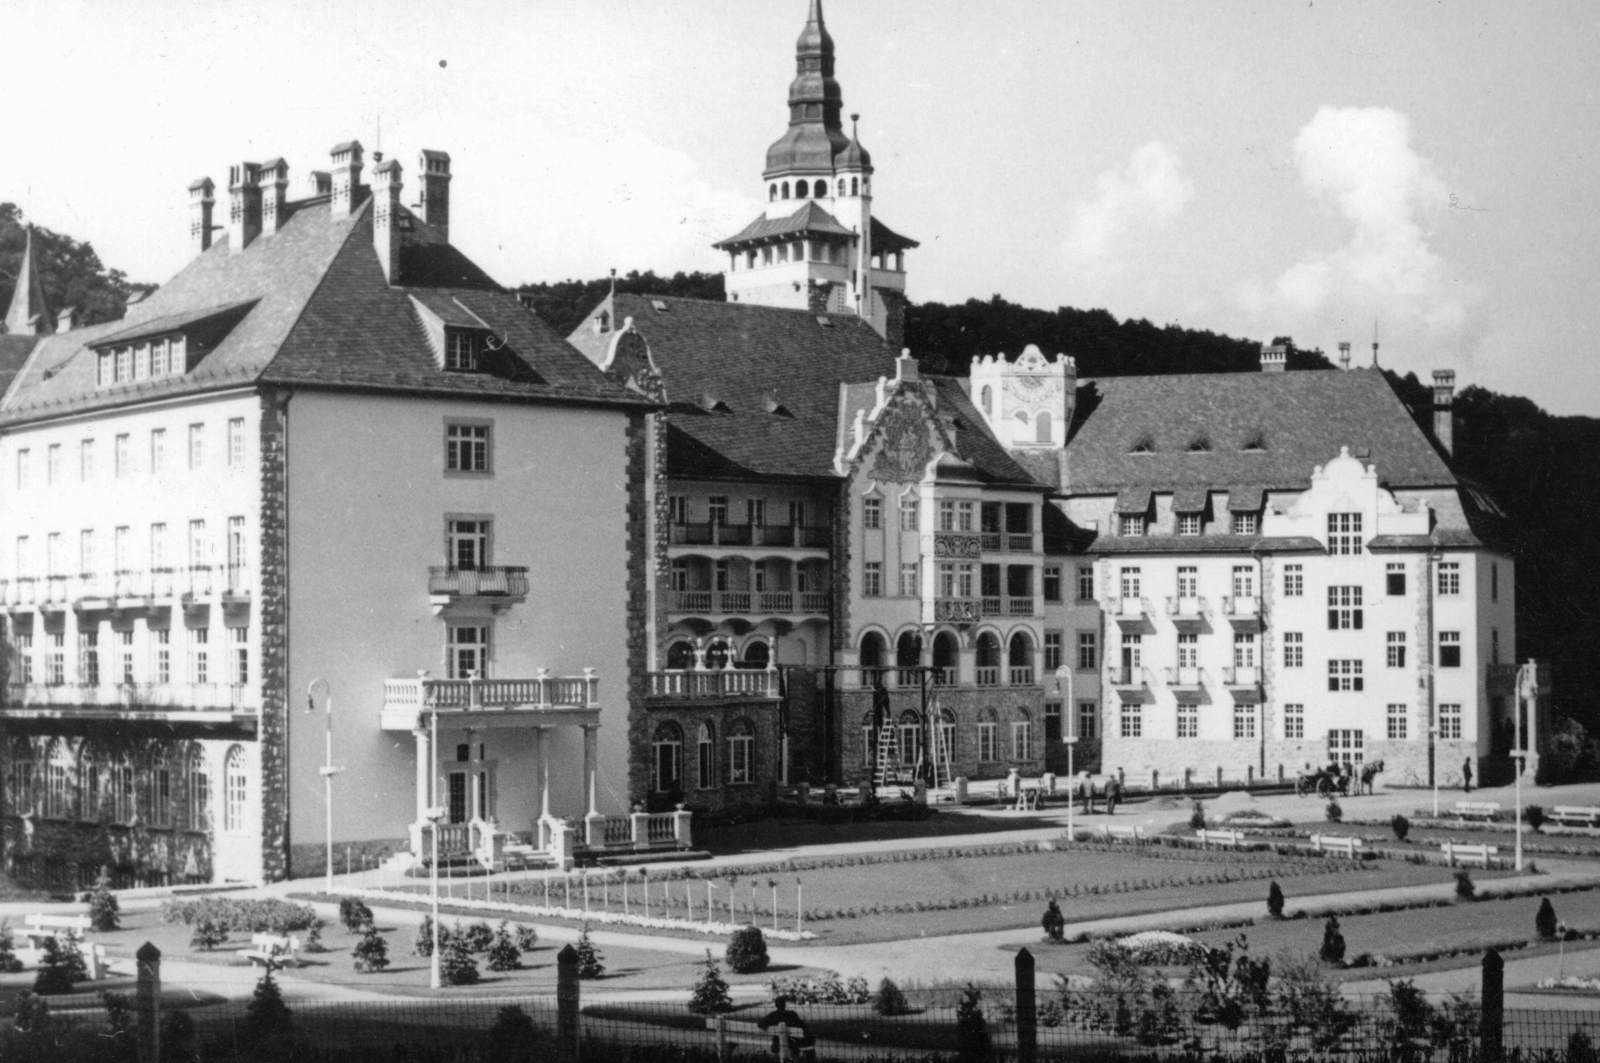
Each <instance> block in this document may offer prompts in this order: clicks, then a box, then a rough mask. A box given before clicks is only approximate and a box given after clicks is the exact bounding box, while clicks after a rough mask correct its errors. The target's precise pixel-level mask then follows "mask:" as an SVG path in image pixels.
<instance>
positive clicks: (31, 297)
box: [5, 225, 53, 336]
mask: <svg viewBox="0 0 1600 1063" xmlns="http://www.w3.org/2000/svg"><path fill="white" fill-rule="evenodd" d="M52 327H53V326H52V325H51V323H50V306H49V304H48V303H46V302H45V300H44V279H43V278H42V277H41V276H40V274H39V266H38V263H36V262H34V260H33V226H32V225H30V226H28V229H27V238H26V242H25V243H24V244H23V248H22V265H21V267H20V268H19V269H18V270H17V286H16V288H15V289H14V290H13V291H12V293H11V307H10V309H8V310H7V311H6V319H5V331H6V332H9V333H10V334H11V335H13V336H42V335H44V334H45V333H46V332H49V331H50V329H51V328H52Z"/></svg>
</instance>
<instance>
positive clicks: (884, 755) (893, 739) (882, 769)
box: [873, 723, 900, 786]
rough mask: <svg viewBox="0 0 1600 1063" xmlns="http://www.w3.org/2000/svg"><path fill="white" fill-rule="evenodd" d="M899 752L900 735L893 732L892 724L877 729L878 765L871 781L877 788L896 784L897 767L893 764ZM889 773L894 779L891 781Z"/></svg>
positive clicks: (898, 774) (898, 775)
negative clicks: (892, 783)
mask: <svg viewBox="0 0 1600 1063" xmlns="http://www.w3.org/2000/svg"><path fill="white" fill-rule="evenodd" d="M899 752H900V735H899V732H898V731H896V730H895V726H894V724H890V723H886V724H884V725H883V726H882V727H880V728H878V765H877V773H876V774H875V775H874V776H873V781H874V782H875V783H876V784H877V785H879V786H887V785H889V783H891V782H898V781H899V778H900V772H899V767H898V765H897V764H896V763H895V761H896V758H897V757H898V754H899ZM891 773H892V774H893V775H894V778H893V779H891V778H890V775H891Z"/></svg>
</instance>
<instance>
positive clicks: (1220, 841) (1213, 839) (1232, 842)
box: [1194, 830, 1244, 849]
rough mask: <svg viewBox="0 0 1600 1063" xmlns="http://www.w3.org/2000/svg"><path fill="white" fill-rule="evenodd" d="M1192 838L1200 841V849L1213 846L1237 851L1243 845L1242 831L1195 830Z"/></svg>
mask: <svg viewBox="0 0 1600 1063" xmlns="http://www.w3.org/2000/svg"><path fill="white" fill-rule="evenodd" d="M1194 836H1195V837H1196V838H1198V839H1199V840H1200V848H1202V849H1209V848H1210V847H1211V846H1213V845H1216V846H1221V847H1224V848H1228V849H1237V848H1239V846H1241V845H1243V844H1244V831H1242V830H1197V831H1195V832H1194Z"/></svg>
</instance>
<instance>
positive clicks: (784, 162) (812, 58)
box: [764, 0, 850, 177]
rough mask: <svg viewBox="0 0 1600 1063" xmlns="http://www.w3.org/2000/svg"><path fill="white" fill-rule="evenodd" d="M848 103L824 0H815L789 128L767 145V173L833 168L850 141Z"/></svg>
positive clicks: (801, 45) (792, 86)
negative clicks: (844, 116) (844, 118)
mask: <svg viewBox="0 0 1600 1063" xmlns="http://www.w3.org/2000/svg"><path fill="white" fill-rule="evenodd" d="M843 107H844V98H843V94H842V93H841V92H840V91H839V83H838V82H837V81H835V80H834V79H833V38H832V37H830V36H829V35H828V27H827V26H826V24H824V22H823V19H822V0H811V11H810V14H809V16H808V17H807V19H806V26H805V29H803V30H802V31H801V32H800V39H799V40H798V41H796V42H795V78H794V80H793V81H792V82H790V83H789V130H788V132H786V133H784V135H783V136H782V137H780V138H778V140H777V141H776V142H775V143H774V144H773V145H772V147H770V148H768V149H767V168H766V172H765V175H764V176H767V177H775V176H777V175H778V174H783V173H789V172H792V171H796V170H810V171H816V170H823V171H828V170H831V169H832V168H833V158H834V156H835V155H837V154H839V153H840V152H841V151H844V150H845V149H846V148H847V147H848V146H849V144H850V138H848V137H846V136H845V134H844V129H843V127H842V126H841V124H840V119H839V116H840V112H841V111H842V109H843Z"/></svg>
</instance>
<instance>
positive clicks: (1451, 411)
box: [1433, 369, 1456, 454]
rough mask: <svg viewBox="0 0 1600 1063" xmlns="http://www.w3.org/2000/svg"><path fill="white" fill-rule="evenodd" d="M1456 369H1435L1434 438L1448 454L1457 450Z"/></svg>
mask: <svg viewBox="0 0 1600 1063" xmlns="http://www.w3.org/2000/svg"><path fill="white" fill-rule="evenodd" d="M1455 401H1456V371H1455V370H1454V369H1435V370H1434V371H1433V438H1435V439H1437V440H1438V441H1439V445H1440V446H1441V447H1443V448H1444V452H1445V453H1446V454H1454V453H1455V452H1456V411H1455Z"/></svg>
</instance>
